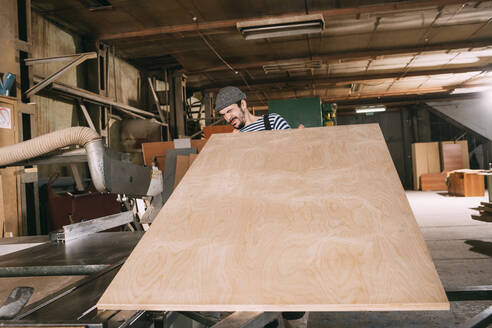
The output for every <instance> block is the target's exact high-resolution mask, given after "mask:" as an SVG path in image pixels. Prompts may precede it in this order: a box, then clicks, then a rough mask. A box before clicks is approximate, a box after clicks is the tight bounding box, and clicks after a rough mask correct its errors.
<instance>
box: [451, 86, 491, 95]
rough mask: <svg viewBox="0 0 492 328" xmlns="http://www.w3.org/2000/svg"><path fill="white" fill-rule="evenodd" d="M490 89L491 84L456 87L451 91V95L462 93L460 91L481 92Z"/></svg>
mask: <svg viewBox="0 0 492 328" xmlns="http://www.w3.org/2000/svg"><path fill="white" fill-rule="evenodd" d="M483 91H492V86H478V87H468V88H456V89H453V90H452V91H451V94H452V95H457V94H462V93H473V92H483Z"/></svg>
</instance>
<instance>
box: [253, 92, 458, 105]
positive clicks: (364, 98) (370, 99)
mask: <svg viewBox="0 0 492 328" xmlns="http://www.w3.org/2000/svg"><path fill="white" fill-rule="evenodd" d="M450 96H452V95H450V94H449V90H447V89H443V88H429V89H412V90H401V91H392V92H371V93H366V94H360V95H357V96H350V95H347V96H341V97H329V96H322V95H319V97H320V98H321V100H322V102H335V103H337V105H340V104H343V105H345V106H344V107H350V106H351V105H355V104H388V103H389V102H392V101H394V100H395V99H408V100H414V102H419V101H422V99H429V98H431V97H440V98H443V97H450ZM290 98H292V99H295V97H294V96H292V97H284V96H279V97H275V95H273V96H272V99H271V100H276V99H290ZM262 104H263V103H262V102H261V101H260V100H255V99H251V100H248V107H255V109H257V108H258V106H261V105H262Z"/></svg>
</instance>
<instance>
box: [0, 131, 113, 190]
mask: <svg viewBox="0 0 492 328" xmlns="http://www.w3.org/2000/svg"><path fill="white" fill-rule="evenodd" d="M70 145H80V146H83V147H84V148H85V149H86V152H87V162H88V164H89V171H90V173H91V177H92V182H93V183H94V186H95V187H96V189H97V190H98V191H104V190H105V189H106V187H105V181H104V159H103V156H104V145H103V143H102V139H101V137H100V136H99V134H98V133H97V132H96V131H94V130H93V129H90V128H86V127H72V128H68V129H63V130H59V131H55V132H51V133H48V134H44V135H42V136H39V137H36V138H33V139H30V140H27V141H24V142H21V143H18V144H15V145H10V146H6V147H2V148H0V166H6V165H9V164H14V163H17V162H21V161H25V160H28V159H31V158H36V157H39V156H41V155H44V154H48V153H50V152H52V151H55V150H57V149H60V148H63V147H66V146H70Z"/></svg>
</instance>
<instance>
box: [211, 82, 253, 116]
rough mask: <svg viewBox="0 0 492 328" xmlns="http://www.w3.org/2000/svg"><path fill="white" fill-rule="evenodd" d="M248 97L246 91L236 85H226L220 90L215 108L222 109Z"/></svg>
mask: <svg viewBox="0 0 492 328" xmlns="http://www.w3.org/2000/svg"><path fill="white" fill-rule="evenodd" d="M243 99H246V95H245V94H244V92H242V91H241V90H239V88H236V87H230V86H229V87H225V88H222V89H220V90H219V93H218V94H217V99H216V100H215V110H216V111H220V110H222V109H224V108H226V107H227V106H229V105H232V104H235V103H237V102H238V101H241V100H243Z"/></svg>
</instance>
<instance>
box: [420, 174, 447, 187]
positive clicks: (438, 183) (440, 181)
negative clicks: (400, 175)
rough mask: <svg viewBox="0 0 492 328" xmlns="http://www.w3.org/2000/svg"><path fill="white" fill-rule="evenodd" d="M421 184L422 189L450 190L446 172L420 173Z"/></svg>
mask: <svg viewBox="0 0 492 328" xmlns="http://www.w3.org/2000/svg"><path fill="white" fill-rule="evenodd" d="M420 186H421V188H422V191H430V190H434V191H439V190H448V185H447V184H446V173H425V174H421V175H420Z"/></svg>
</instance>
